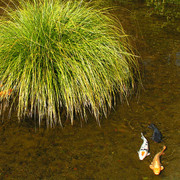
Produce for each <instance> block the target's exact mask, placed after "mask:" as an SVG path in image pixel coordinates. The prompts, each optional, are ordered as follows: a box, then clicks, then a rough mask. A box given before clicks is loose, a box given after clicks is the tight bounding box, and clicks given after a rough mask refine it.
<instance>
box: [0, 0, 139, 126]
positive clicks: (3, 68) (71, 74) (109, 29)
mask: <svg viewBox="0 0 180 180" xmlns="http://www.w3.org/2000/svg"><path fill="white" fill-rule="evenodd" d="M14 7H15V8H13V9H12V8H10V7H9V8H6V10H5V14H4V15H3V16H2V17H0V83H1V84H0V91H1V92H2V93H1V95H0V101H1V102H0V103H1V110H2V111H4V110H5V109H6V108H5V107H7V102H8V109H9V110H11V109H12V107H17V112H18V117H19V119H21V118H23V117H26V116H27V115H30V116H32V117H34V116H35V117H38V121H39V125H40V124H41V122H42V120H45V121H46V125H47V127H53V126H54V125H56V124H58V123H60V124H61V125H62V121H61V119H62V118H61V115H62V112H64V111H65V112H66V117H67V118H68V119H70V120H71V124H73V121H74V117H75V115H80V116H81V117H82V118H83V119H84V120H85V121H86V120H87V117H86V116H87V110H89V111H90V112H91V113H92V114H93V115H94V116H95V118H96V120H97V122H98V123H99V117H100V115H105V116H107V113H108V111H109V110H110V109H111V108H112V106H113V105H114V103H115V101H116V97H117V95H120V97H121V100H123V99H126V98H127V96H128V94H130V93H131V91H132V90H133V89H134V85H135V81H136V80H138V79H139V72H138V64H137V60H136V56H135V55H134V54H133V52H132V49H131V46H130V44H129V43H128V37H127V35H126V34H125V32H124V30H123V28H122V26H121V25H120V23H119V22H118V21H117V19H116V18H115V17H113V16H112V15H110V13H109V12H108V10H107V9H98V8H96V7H95V6H93V5H91V4H90V3H87V2H86V3H85V2H82V1H81V2H77V1H67V2H65V1H62V0H54V1H53V0H33V1H32V0H31V1H30V0H29V1H22V0H21V1H20V2H19V4H18V6H17V5H14ZM9 90H11V93H6V92H9ZM3 92H4V93H3Z"/></svg>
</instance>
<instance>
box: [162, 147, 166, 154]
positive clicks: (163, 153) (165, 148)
mask: <svg viewBox="0 0 180 180" xmlns="http://www.w3.org/2000/svg"><path fill="white" fill-rule="evenodd" d="M165 149H166V146H163V150H162V151H161V154H164V151H165Z"/></svg>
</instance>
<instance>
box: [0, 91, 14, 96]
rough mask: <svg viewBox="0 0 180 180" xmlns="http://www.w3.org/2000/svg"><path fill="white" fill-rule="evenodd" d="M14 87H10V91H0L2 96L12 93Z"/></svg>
mask: <svg viewBox="0 0 180 180" xmlns="http://www.w3.org/2000/svg"><path fill="white" fill-rule="evenodd" d="M11 92H12V89H9V90H8V91H0V96H6V95H9V96H10V95H11Z"/></svg>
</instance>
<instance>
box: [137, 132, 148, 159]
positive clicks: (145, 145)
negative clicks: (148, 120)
mask: <svg viewBox="0 0 180 180" xmlns="http://www.w3.org/2000/svg"><path fill="white" fill-rule="evenodd" d="M141 139H142V140H143V143H142V145H141V148H140V149H139V151H138V154H139V159H140V160H143V159H144V158H145V157H146V156H148V155H150V153H148V150H149V147H148V141H147V139H146V138H145V137H144V136H143V133H141Z"/></svg>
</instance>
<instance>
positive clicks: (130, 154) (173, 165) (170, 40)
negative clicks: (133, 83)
mask: <svg viewBox="0 0 180 180" xmlns="http://www.w3.org/2000/svg"><path fill="white" fill-rule="evenodd" d="M113 13H115V14H116V15H117V16H118V18H119V19H120V20H121V22H122V25H123V27H124V28H125V29H126V31H127V33H128V34H129V35H131V39H132V43H133V45H134V46H135V47H136V49H137V50H138V52H139V54H140V55H141V59H142V71H143V73H142V80H143V88H142V89H141V92H140V93H139V94H138V95H137V96H132V97H131V98H130V99H129V105H127V104H126V103H124V104H120V103H117V106H116V107H115V108H114V110H112V111H111V113H110V114H109V116H108V118H107V119H105V118H102V119H101V127H99V126H98V125H97V124H96V122H95V120H94V119H93V118H92V117H90V118H89V121H88V123H87V124H80V123H79V122H78V121H77V123H75V125H74V126H73V127H72V126H71V125H69V124H66V125H65V127H64V128H63V129H62V128H60V127H56V128H54V129H49V130H47V129H46V128H40V129H37V128H35V125H34V123H33V122H32V121H30V120H29V121H28V120H25V121H22V122H21V123H18V119H17V117H16V114H15V113H13V115H12V117H11V118H10V120H9V119H8V115H7V114H5V115H4V119H2V117H1V119H0V120H1V124H0V157H1V158H0V179H13V180H14V179H30V180H31V179H48V180H49V179H50V180H51V179H52V180H56V179H57V180H59V179H62V180H63V179H68V180H71V179H72V180H73V179H75V180H76V179H84V180H86V179H87V180H89V179H92V180H93V179H98V180H99V179H102V180H105V179H110V180H116V179H122V180H126V179H127V180H131V179H132V180H136V179H137V180H140V179H142V180H148V179H164V180H166V179H167V180H171V179H172V180H178V179H180V171H179V169H180V83H179V82H180V33H178V32H177V31H176V30H175V29H173V28H171V27H168V28H161V27H162V26H163V23H164V22H165V21H166V20H165V19H163V18H162V17H158V16H149V14H148V8H147V7H146V6H144V5H143V4H135V5H133V4H129V6H126V7H122V6H120V4H117V5H116V8H115V9H114V11H113ZM150 123H154V124H155V125H156V126H157V127H158V128H159V130H160V131H161V133H162V135H163V141H162V142H161V143H155V142H154V141H152V139H151V136H152V130H151V129H149V128H148V125H149V124H150ZM141 132H143V133H144V135H145V137H146V138H147V139H148V141H149V146H150V153H151V154H150V156H148V157H146V158H145V159H144V160H143V161H140V160H139V158H138V154H137V151H138V150H139V148H140V146H141V144H142V140H141ZM163 145H166V146H167V150H166V151H165V155H163V156H162V157H161V162H162V165H163V166H164V168H165V169H164V170H163V171H162V172H161V174H160V175H159V176H155V175H154V174H153V172H152V170H151V169H150V168H149V165H150V163H151V161H152V159H153V157H154V155H155V154H156V153H157V152H159V151H160V150H162V147H163Z"/></svg>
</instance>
